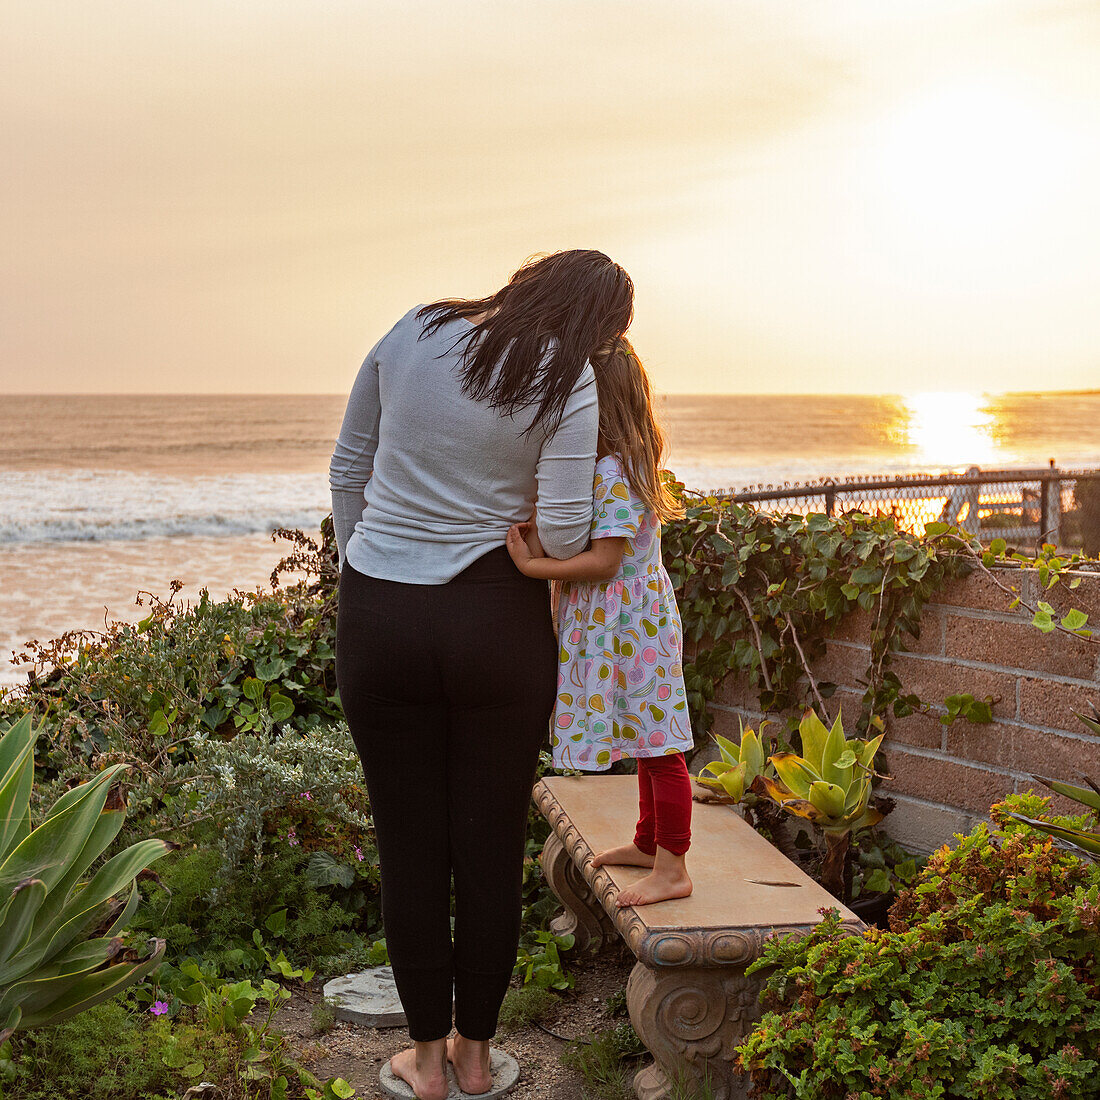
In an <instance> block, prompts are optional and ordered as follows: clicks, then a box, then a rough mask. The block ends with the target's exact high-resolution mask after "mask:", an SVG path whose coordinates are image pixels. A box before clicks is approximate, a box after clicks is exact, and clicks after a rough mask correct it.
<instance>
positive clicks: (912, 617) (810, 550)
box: [662, 483, 974, 732]
mask: <svg viewBox="0 0 1100 1100" xmlns="http://www.w3.org/2000/svg"><path fill="white" fill-rule="evenodd" d="M674 484H676V483H674ZM676 488H677V491H679V492H680V493H681V495H682V496H683V499H684V503H685V505H686V514H685V517H684V518H683V519H682V520H676V521H673V522H672V523H669V524H667V525H666V527H665V530H664V536H663V544H662V545H663V551H664V561H665V566H666V567H667V569H668V571H669V575H670V577H671V578H672V581H673V584H674V586H675V588H676V598H677V602H678V604H679V607H680V613H681V617H682V619H683V625H684V638H685V640H686V642H687V643H688V646H689V658H690V659H689V660H688V662H687V663H686V664H685V667H684V677H685V682H686V686H687V688H688V696H689V703H690V706H691V709H692V721H693V725H694V728H695V729H696V730H700V731H701V730H706V729H709V727H710V722H711V719H710V716H709V714H708V713H707V703H708V701H709V700H711V699H712V698H713V697H714V692H715V689H716V686H717V684H718V683H719V682H720V681H721V680H722V679H723V678H724V677H725V676H727V675H728V674H730V673H731V672H734V673H739V674H741V675H744V676H746V677H747V678H748V680H749V681H750V683H751V684H752V685H753V687H754V688H756V690H757V691H758V694H759V699H760V705H761V708H762V709H763V710H764V711H766V712H774V711H785V710H789V709H791V708H798V709H801V708H802V707H803V706H804V705H805V704H806V703H807V702H811V703H813V704H814V705H816V706H817V708H818V709H819V710H820V711H821V712H822V713H824V712H825V710H826V707H825V699H826V698H828V697H829V696H830V695H831V694H832V692H833V691H834V690H835V686H836V685H834V684H830V683H828V682H819V680H818V678H817V677H816V676H815V675H814V672H813V661H814V660H815V658H817V657H820V656H821V655H822V654H823V653H824V650H825V642H826V639H827V638H828V637H829V636H830V635H831V634H832V633H833V632H834V631H835V630H836V628H837V627H838V626H839V624H840V623H841V621H842V620H843V619H845V618H846V617H847V616H848V615H849V614H851V613H852V612H853V611H856V610H862V611H864V612H866V613H867V614H869V615H870V617H871V621H870V629H869V641H870V650H871V655H870V661H869V664H868V668H867V673H866V681H867V688H866V690H865V692H864V696H863V704H862V712H861V714H860V717H859V720H858V723H857V726H858V730H859V731H860V732H866V731H867V730H869V729H871V728H872V727H876V726H877V728H881V722H882V719H883V717H884V716H885V715H886V714H887V713H889V712H890V711H891V710H892V711H893V713H894V714H895V715H897V716H902V715H905V714H909V713H912V711H913V710H915V709H920V708H929V707H930V704H929V703H927V702H922V701H921V700H920V699H919V698H917V697H916V696H915V695H913V694H912V693H906V692H905V690H904V686H903V685H902V683H901V681H900V679H899V677H898V676H897V674H896V673H895V672H894V671H893V670H892V668H891V660H892V656H893V654H894V653H896V652H898V651H899V650H902V649H904V648H905V641H906V639H907V638H915V637H919V634H920V616H921V610H922V608H923V607H924V605H925V603H926V602H927V601H928V600H929V599H930V598H931V597H932V596H934V595H935V593H937V592H938V591H940V589H942V588H943V586H944V585H945V584H946V583H947V582H948V581H950V580H951V579H953V578H954V577H957V576H961V575H963V574H965V573H967V572H969V571H970V570H972V569H973V568H974V563H973V562H972V561H971V560H970V559H969V558H968V557H966V556H964V555H960V554H959V553H958V552H957V545H956V541H955V540H954V539H953V538H951V537H935V536H933V537H929V538H923V539H922V538H918V537H917V536H914V535H911V534H909V533H907V532H905V531H903V530H899V528H898V527H897V525H896V523H895V521H894V520H893V519H892V518H890V517H882V516H867V515H862V514H859V513H849V514H847V515H844V516H839V517H831V516H826V515H822V514H820V513H811V514H809V515H806V516H801V515H777V514H771V513H767V512H758V511H755V510H754V509H752V508H750V507H746V506H742V505H737V504H733V503H731V502H730V501H728V500H724V499H721V498H719V497H715V496H700V495H698V494H692V493H687V492H685V491H684V488H683V486H682V485H678V484H676Z"/></svg>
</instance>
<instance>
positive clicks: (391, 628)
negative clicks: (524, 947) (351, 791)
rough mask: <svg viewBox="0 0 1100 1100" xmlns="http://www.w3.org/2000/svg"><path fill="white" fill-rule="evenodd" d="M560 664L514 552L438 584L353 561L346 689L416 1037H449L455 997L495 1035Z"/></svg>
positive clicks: (340, 635) (389, 929)
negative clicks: (360, 568) (378, 573)
mask: <svg viewBox="0 0 1100 1100" xmlns="http://www.w3.org/2000/svg"><path fill="white" fill-rule="evenodd" d="M556 666H557V644H556V642H555V640H554V635H553V629H552V627H551V623H550V611H549V603H548V599H547V591H546V584H545V583H544V582H542V581H537V580H532V579H530V578H528V577H524V576H523V575H522V574H521V573H520V572H519V571H518V570H517V569H516V567H515V566H514V565H513V564H512V562H511V560H510V558H509V557H508V553H507V551H506V550H505V549H504V547H499V548H497V549H495V550H492V551H490V552H489V553H487V554H486V555H485V556H484V557H482V558H480V559H479V560H478V561H476V562H474V564H473V565H471V566H470V567H469V568H468V569H465V570H464V571H463V572H462V573H460V574H459V575H458V576H457V577H455V578H454V580H452V581H449V582H448V583H447V584H441V585H432V584H402V583H399V582H397V581H385V580H378V579H376V578H374V577H365V576H363V574H361V573H358V572H356V570H355V569H353V568H352V567H351V566H350V565H349V564H347V563H346V562H345V564H344V568H343V572H342V574H341V577H340V608H339V616H338V619H337V630H336V679H337V683H338V685H339V688H340V699H341V701H342V703H343V707H344V714H345V715H346V716H347V720H348V726H349V728H350V729H351V735H352V737H353V739H354V741H355V747H356V749H357V750H358V752H359V758H360V759H361V760H362V762H363V773H364V775H365V777H366V781H367V791H368V793H369V795H370V802H371V811H372V814H373V817H374V826H375V832H376V834H377V838H378V854H379V860H380V864H381V872H382V919H383V923H384V924H385V929H386V945H387V947H388V948H389V953H390V961H391V963H392V965H393V974H394V979H395V980H396V982H397V991H398V993H399V994H400V996H401V1004H402V1006H403V1007H404V1009H405V1014H406V1016H407V1017H408V1021H409V1034H410V1035H411V1036H412V1038H413V1039H414V1040H417V1041H421V1042H430V1041H431V1040H434V1039H441V1038H443V1037H444V1036H445V1035H447V1034H449V1033H450V1030H451V996H452V989H453V993H454V1012H455V1026H456V1027H457V1029H458V1031H459V1032H460V1033H461V1034H462V1035H464V1036H465V1037H466V1038H468V1039H491V1038H492V1037H493V1035H494V1034H495V1032H496V1025H497V1014H498V1013H499V1011H500V1003H501V1001H502V1000H503V999H504V994H505V992H506V990H507V988H508V982H509V979H510V978H511V975H512V970H513V968H514V966H515V961H516V946H517V943H518V941H519V925H520V912H521V908H522V895H521V889H522V883H523V848H524V834H525V827H526V821H527V808H528V805H529V803H530V799H531V784H532V782H533V781H534V776H535V768H536V765H537V763H538V753H539V749H540V748H541V747H542V746H543V743H544V741H546V740H547V737H548V729H549V717H550V712H551V709H552V708H553V705H554V694H555V690H556ZM452 875H453V876H454V898H455V922H454V941H453V943H452V940H451V925H450V895H451V876H452Z"/></svg>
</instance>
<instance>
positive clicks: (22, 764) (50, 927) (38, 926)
mask: <svg viewBox="0 0 1100 1100" xmlns="http://www.w3.org/2000/svg"><path fill="white" fill-rule="evenodd" d="M37 737H38V731H37V730H35V729H34V728H33V727H32V725H31V719H30V716H29V715H26V716H24V717H23V718H21V719H20V720H19V721H18V722H16V723H14V725H12V726H11V727H10V728H9V729H8V730H7V732H6V733H5V734H4V735H3V737H2V738H0V777H2V778H0V1042H3V1041H4V1040H5V1039H7V1038H8V1037H9V1036H10V1035H11V1034H12V1032H14V1031H15V1030H16V1029H17V1028H28V1027H35V1026H37V1025H40V1024H46V1023H54V1022H56V1021H58V1020H64V1019H66V1018H68V1017H69V1016H72V1015H75V1014H76V1013H78V1012H80V1011H82V1010H83V1009H86V1008H88V1007H89V1006H90V1005H94V1004H96V1003H97V1002H99V1001H102V1000H106V999H107V998H108V997H113V996H114V995H115V994H116V993H117V992H118V991H119V990H121V989H124V988H125V987H126V986H128V985H130V984H131V983H133V982H135V981H138V980H139V979H140V978H141V977H143V976H144V975H145V974H148V973H150V972H151V971H153V970H154V969H155V968H156V967H157V966H158V965H160V960H161V957H162V956H163V954H164V948H165V944H164V941H163V940H161V939H155V938H154V939H151V940H150V941H149V943H148V944H147V947H146V951H145V953H144V954H140V953H139V952H138V951H137V950H135V949H134V948H133V947H131V946H129V945H128V944H127V942H126V940H125V939H124V937H123V936H122V932H123V930H124V928H125V927H126V925H127V923H128V922H129V920H130V917H131V916H132V915H133V912H134V909H135V908H136V906H137V903H138V893H137V886H136V883H135V879H136V877H137V875H138V874H139V873H140V872H142V871H144V870H145V869H146V868H147V867H148V866H149V865H150V864H151V863H152V862H153V861H154V860H156V859H158V858H159V857H160V856H162V855H164V853H165V852H167V851H168V850H169V848H170V847H171V845H170V844H169V843H167V842H166V841H163V840H143V841H139V842H138V843H136V844H133V845H131V846H130V847H129V848H126V849H125V850H123V851H121V852H119V853H118V854H117V855H115V856H113V857H112V858H110V859H108V860H107V861H106V862H104V863H103V864H101V865H100V866H99V868H98V869H97V870H96V871H95V872H94V873H93V874H92V875H91V877H90V878H85V877H84V876H85V874H86V873H87V872H88V871H89V869H90V868H91V866H92V864H93V863H95V862H96V861H97V860H98V859H99V857H100V856H101V855H103V853H104V852H105V851H106V849H107V848H108V847H109V846H110V844H111V842H112V841H113V840H114V839H115V837H116V836H117V835H118V832H119V830H120V829H121V828H122V822H123V819H124V818H125V816H126V809H125V804H124V803H123V802H122V800H121V798H119V797H117V792H115V791H113V785H114V783H115V781H116V780H117V779H118V778H119V776H120V773H121V772H122V771H123V770H124V767H125V766H124V765H121V764H118V765H115V766H114V767H112V768H108V769H107V770H105V771H103V772H100V773H99V774H98V775H97V776H95V777H94V778H93V779H91V780H89V781H88V782H87V783H82V784H80V785H79V786H77V787H74V788H73V789H72V790H70V791H67V792H66V793H65V794H64V795H62V796H61V798H59V799H58V800H57V802H56V803H55V804H54V805H53V807H52V808H51V809H50V811H49V812H48V813H47V814H46V816H45V818H44V820H42V821H41V822H40V823H39V824H38V825H37V826H36V827H34V828H32V826H31V813H30V800H31V789H32V786H33V782H34V744H35V741H36V740H37ZM112 794H116V797H115V798H114V799H112V800H111V801H109V796H111V795H112Z"/></svg>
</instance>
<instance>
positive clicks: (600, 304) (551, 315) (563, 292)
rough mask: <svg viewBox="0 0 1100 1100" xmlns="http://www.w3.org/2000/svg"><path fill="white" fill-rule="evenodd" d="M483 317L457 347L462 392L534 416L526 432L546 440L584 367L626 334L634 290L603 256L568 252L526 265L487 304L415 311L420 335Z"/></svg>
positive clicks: (443, 304) (455, 303)
mask: <svg viewBox="0 0 1100 1100" xmlns="http://www.w3.org/2000/svg"><path fill="white" fill-rule="evenodd" d="M480 313H485V314H487V315H488V316H486V317H485V318H484V319H483V320H482V321H481V322H480V323H479V324H476V325H474V326H473V327H472V328H471V329H470V330H469V331H468V332H464V333H462V334H461V335H460V336H459V337H458V338H457V340H456V341H455V344H454V345H452V347H457V345H458V344H459V343H460V342H462V341H463V340H465V341H466V347H465V348H464V350H463V353H462V359H463V366H462V389H463V392H464V393H466V394H467V395H468V396H470V397H472V398H473V399H474V400H475V401H487V402H488V403H489V404H490V405H492V406H493V407H494V408H497V409H500V410H501V411H502V412H503V413H505V414H506V415H513V414H515V413H517V412H519V411H520V410H521V409H528V408H534V410H535V411H534V416H533V418H532V420H531V423H530V425H529V426H528V428H527V431H528V432H530V431H532V430H533V429H534V428H535V427H536V426H537V425H539V424H541V425H543V426H544V428H545V430H546V431H547V433H550V432H553V431H554V430H555V429H556V427H557V425H558V423H559V421H560V420H561V415H562V411H563V410H564V408H565V403H566V401H567V400H568V399H569V395H570V394H571V393H572V392H573V388H574V387H575V386H576V384H577V380H578V379H579V378H580V375H581V371H583V370H584V365H585V362H586V361H587V360H589V359H590V358H592V356H593V355H595V354H596V353H597V351H598V350H599V349H601V348H607V347H609V346H613V344H614V341H615V340H617V339H618V338H619V337H620V336H622V335H623V334H624V333H625V332H626V330H627V329H628V328H629V327H630V322H631V320H632V319H633V317H634V284H633V283H632V282H631V280H630V276H629V275H627V273H626V272H625V271H624V270H623V269H622V268H621V267H620V266H619V265H618V264H617V263H614V262H612V260H610V259H609V258H608V257H607V256H605V255H604V254H603V253H602V252H597V251H596V250H594V249H589V248H575V249H570V250H569V251H567V252H555V253H552V254H551V255H549V256H541V257H534V258H532V259H529V260H527V261H526V262H525V263H524V264H523V266H522V267H521V268H520V269H519V270H518V271H517V272H516V273H515V274H514V275H513V276H512V278H511V280H510V281H509V283H508V285H507V286H504V287H501V289H500V290H498V291H497V292H496V293H495V294H492V295H490V296H489V297H488V298H472V299H462V298H445V299H443V300H441V301H438V302H433V303H432V304H431V305H428V306H425V307H424V308H423V309H421V310H420V311H419V314H418V316H419V317H421V318H424V317H427V318H428V323H427V324H426V325H425V327H424V335H428V334H430V333H432V332H434V331H435V330H436V329H438V328H439V327H440V326H441V325H445V324H447V323H448V322H449V321H452V320H454V319H455V318H457V317H462V318H469V317H476V316H477V315H478V314H480Z"/></svg>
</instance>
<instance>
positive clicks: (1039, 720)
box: [696, 570, 1100, 851]
mask: <svg viewBox="0 0 1100 1100" xmlns="http://www.w3.org/2000/svg"><path fill="white" fill-rule="evenodd" d="M998 576H999V577H1000V578H1001V579H1002V580H1003V581H1004V583H1006V584H1008V585H1010V586H1012V585H1015V586H1016V587H1017V589H1018V590H1019V591H1020V592H1021V594H1023V595H1024V596H1025V597H1026V598H1027V599H1028V600H1029V601H1030V602H1032V603H1034V602H1035V601H1036V600H1037V599H1045V600H1046V601H1047V602H1048V603H1050V604H1052V605H1053V606H1054V608H1055V609H1056V610H1061V611H1063V612H1064V611H1065V610H1067V609H1068V608H1069V607H1079V608H1080V609H1081V610H1082V611H1085V612H1087V613H1088V615H1089V621H1088V623H1087V624H1086V625H1087V626H1089V627H1092V628H1093V629H1094V630H1097V631H1098V632H1100V574H1085V575H1083V576H1082V579H1081V584H1080V585H1079V586H1078V588H1076V589H1075V590H1070V589H1069V588H1068V586H1067V585H1066V584H1065V583H1064V582H1060V583H1059V584H1058V585H1056V586H1055V587H1054V588H1053V589H1051V590H1050V591H1048V592H1046V593H1042V592H1040V590H1039V589H1040V585H1039V581H1038V577H1037V575H1036V574H1035V573H1034V572H1033V571H1015V570H1004V571H1001V572H999V573H998ZM1010 603H1011V597H1009V596H1006V595H1005V593H1003V592H1002V591H1001V590H1000V589H998V588H997V586H996V585H995V584H993V582H992V581H990V580H989V578H988V577H986V576H985V575H984V574H981V573H975V574H972V575H971V576H970V577H967V578H966V579H964V580H961V581H955V582H953V583H952V584H951V585H950V586H949V587H948V588H947V589H945V590H944V591H943V592H942V593H941V594H940V595H939V596H938V597H937V600H936V602H935V603H934V604H931V603H930V604H928V605H927V606H926V608H925V611H924V615H923V617H922V619H921V632H920V638H919V639H917V640H910V642H909V649H910V652H908V653H903V654H898V655H897V656H896V657H895V658H894V663H893V667H894V669H895V670H896V671H897V673H898V675H899V676H900V678H901V681H902V685H903V688H904V689H905V690H906V691H912V692H915V693H916V694H917V695H918V696H919V697H920V698H921V699H922V700H923V701H924V702H927V703H931V704H934V705H936V708H937V711H938V712H939V713H942V712H943V710H944V708H943V706H942V703H943V700H944V698H945V697H946V696H948V695H953V694H956V693H961V692H969V693H970V694H972V695H974V696H975V697H976V698H979V699H980V698H983V697H985V696H987V695H992V696H993V697H994V700H995V702H994V704H993V722H992V723H991V724H989V725H973V724H971V723H969V722H966V721H965V720H962V719H959V720H956V721H955V722H954V723H953V724H952V725H951V726H945V725H943V724H942V723H941V722H940V721H939V720H938V718H935V717H929V716H928V715H924V714H914V715H910V716H909V717H908V718H902V719H895V718H891V719H890V720H889V721H888V723H887V732H886V738H885V740H884V741H883V744H882V752H883V753H884V758H883V763H884V765H885V767H882V766H880V768H879V770H880V771H882V770H888V771H889V773H890V774H891V775H892V776H893V781H892V782H884V783H883V784H882V786H881V787H880V790H881V791H883V792H884V793H888V794H890V795H891V796H893V797H894V798H896V799H897V807H896V809H895V810H894V811H893V813H891V814H890V815H889V816H888V817H887V819H886V821H885V822H884V826H883V827H884V828H885V829H886V831H887V832H889V833H890V834H892V835H893V836H895V837H896V838H897V839H898V840H899V841H901V842H902V843H903V844H905V845H906V846H908V847H909V848H911V849H915V850H919V851H930V850H931V849H933V848H935V847H937V846H938V845H940V844H942V843H943V842H944V841H945V840H950V839H951V836H952V834H954V833H956V832H963V833H964V832H968V831H969V830H970V829H971V828H972V826H973V825H974V823H975V822H976V821H977V820H979V819H981V818H985V817H988V811H989V806H990V804H991V803H992V802H994V801H995V800H997V799H998V798H1000V797H1001V796H1002V795H1004V794H1005V793H1007V792H1009V791H1021V790H1027V789H1028V788H1029V787H1034V788H1036V789H1037V790H1039V791H1041V792H1043V793H1047V794H1049V793H1050V792H1049V791H1047V790H1046V788H1044V787H1042V786H1041V785H1039V784H1036V783H1034V782H1033V781H1032V780H1031V778H1030V775H1031V773H1039V774H1041V775H1047V776H1053V777H1055V778H1061V779H1069V780H1074V779H1075V778H1076V775H1075V773H1076V772H1077V771H1078V770H1084V771H1087V772H1088V773H1089V774H1090V775H1092V777H1093V778H1094V779H1096V780H1097V782H1100V738H1097V737H1095V736H1092V735H1091V734H1090V732H1089V730H1088V728H1087V727H1086V726H1085V725H1084V724H1083V723H1082V722H1080V721H1079V720H1078V719H1077V718H1075V717H1074V714H1073V712H1074V711H1075V710H1077V711H1083V712H1084V713H1086V714H1088V713H1090V710H1089V705H1090V704H1093V703H1094V704H1096V705H1097V706H1098V707H1100V645H1098V644H1090V643H1089V642H1087V641H1084V640H1082V639H1079V638H1074V637H1070V636H1069V635H1066V634H1063V633H1061V632H1055V633H1053V634H1042V633H1041V632H1040V631H1039V630H1037V629H1036V628H1035V627H1033V626H1032V625H1031V623H1030V618H1031V616H1030V614H1029V613H1027V612H1025V611H1023V610H1017V611H1014V612H1013V611H1008V610H1007V608H1008V606H1009V604H1010ZM868 625H869V619H868V616H866V615H865V614H864V613H862V612H857V613H856V614H854V615H852V616H850V617H849V619H848V620H847V621H845V622H844V623H843V624H842V625H841V628H840V630H839V631H838V633H837V635H836V637H835V638H833V639H831V640H830V641H829V643H828V647H827V652H826V654H825V655H824V656H823V657H822V658H821V659H820V660H819V661H818V662H817V665H816V667H815V669H814V671H815V674H816V675H817V676H818V678H819V679H821V680H828V681H832V682H834V683H836V684H837V685H839V686H838V690H837V692H836V694H835V695H834V696H833V697H832V698H831V699H828V700H826V702H827V704H828V706H829V709H830V714H833V715H835V713H836V708H837V707H838V706H839V707H840V708H841V711H842V713H843V715H844V725H845V729H846V730H851V729H852V728H853V727H854V723H855V719H856V717H857V716H858V714H859V700H860V697H861V696H862V694H863V683H862V681H863V678H864V677H865V675H866V671H867V666H868V663H869V655H870V649H869V646H868V634H869V630H868ZM712 709H713V713H714V715H715V722H714V730H715V732H717V733H724V734H726V735H727V736H734V737H736V734H737V729H738V716H741V717H743V718H744V719H745V720H746V722H753V721H757V720H759V718H760V717H761V715H760V711H759V704H758V700H757V698H756V694H755V692H754V691H753V690H752V689H751V688H750V687H749V686H748V684H747V682H746V681H744V680H739V679H738V678H737V677H735V676H730V677H728V678H727V680H726V681H725V682H724V683H723V684H722V685H721V687H720V688H719V691H718V693H717V696H716V699H715V702H714V704H713V708H712ZM696 770H697V768H696ZM1055 806H1056V808H1057V809H1059V810H1061V811H1063V812H1079V810H1080V807H1076V809H1074V804H1073V803H1070V802H1068V800H1064V799H1061V798H1055Z"/></svg>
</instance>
